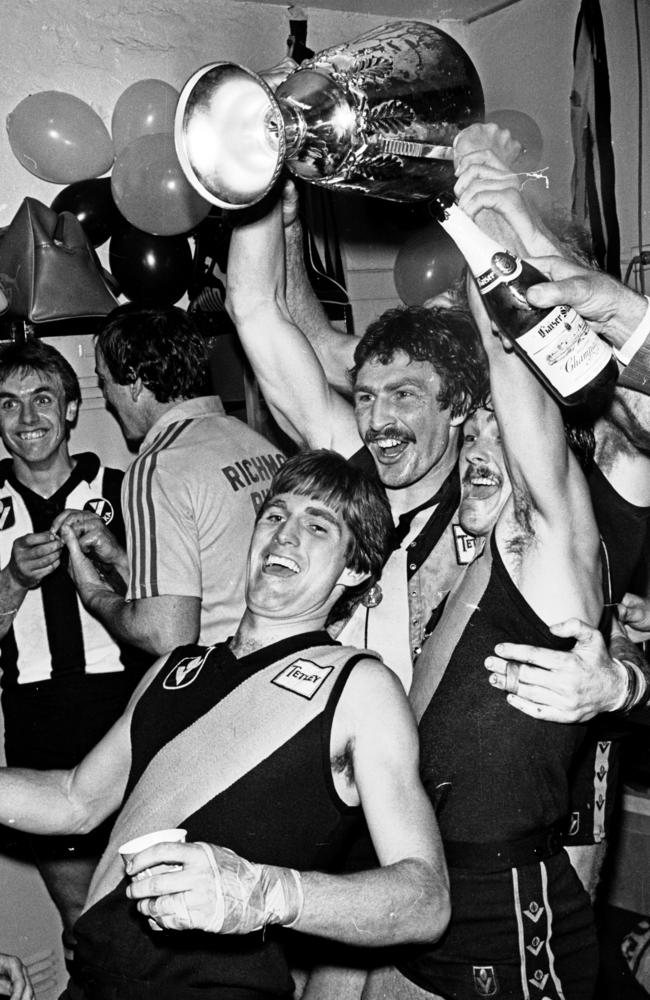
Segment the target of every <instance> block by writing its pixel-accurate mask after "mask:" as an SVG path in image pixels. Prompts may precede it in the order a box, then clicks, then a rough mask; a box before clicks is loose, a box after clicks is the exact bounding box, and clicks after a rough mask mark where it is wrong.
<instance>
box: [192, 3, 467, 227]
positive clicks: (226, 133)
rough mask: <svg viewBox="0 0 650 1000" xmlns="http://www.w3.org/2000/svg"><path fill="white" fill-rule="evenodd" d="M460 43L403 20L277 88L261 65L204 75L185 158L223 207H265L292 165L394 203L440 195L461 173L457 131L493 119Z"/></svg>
mask: <svg viewBox="0 0 650 1000" xmlns="http://www.w3.org/2000/svg"><path fill="white" fill-rule="evenodd" d="M483 110H484V109H483V91H482V88H481V84H480V81H479V78H478V74H477V73H476V70H475V68H474V66H473V64H472V62H471V60H470V59H469V57H468V55H467V54H466V53H465V51H464V50H463V49H462V48H461V46H460V45H459V44H458V43H457V42H455V41H454V40H453V38H450V36H449V35H447V34H445V33H444V32H442V31H440V30H438V29H437V28H434V27H433V26H432V25H429V24H425V23H424V22H422V21H395V22H393V23H392V24H386V25H382V26H381V27H379V28H375V29H374V30H373V31H369V32H367V33H366V34H364V35H361V37H360V38H357V39H356V40H355V41H353V42H348V43H346V44H344V45H337V46H334V47H333V48H330V49H325V50H324V51H323V52H319V53H318V54H317V55H315V56H314V58H313V59H309V60H308V61H307V62H304V63H303V64H302V66H301V67H300V69H298V70H296V71H295V72H294V73H292V74H291V75H290V76H289V77H288V78H287V79H286V80H285V81H284V83H282V84H281V85H280V86H279V87H278V89H277V90H276V91H275V93H273V92H272V91H271V89H270V88H269V87H268V86H267V84H266V83H265V82H264V80H263V79H262V78H261V77H260V76H258V75H257V74H256V73H253V72H252V71H251V70H248V69H246V68H244V67H243V66H238V65H236V64H234V63H227V62H219V63H213V64H212V65H209V66H204V67H202V68H201V69H199V70H197V71H196V73H194V74H193V76H192V77H190V79H189V80H188V82H187V83H186V84H185V87H184V88H183V90H182V92H181V96H180V100H179V102H178V107H177V110H176V124H175V138H176V150H177V153H178V157H179V160H180V162H181V165H182V167H183V170H184V171H185V174H186V176H187V178H188V180H189V181H190V183H191V184H192V185H193V186H194V187H195V188H196V190H197V191H198V192H199V193H200V194H201V195H202V196H203V197H204V198H206V199H207V200H208V201H210V202H212V203H213V204H215V205H219V206H220V207H222V208H245V207H247V206H249V205H254V204H255V203H256V202H258V201H260V199H261V198H263V197H264V195H265V194H266V193H267V192H268V191H269V190H270V188H271V187H272V186H273V184H274V182H275V181H276V179H277V177H278V175H279V174H280V171H281V170H282V167H283V165H284V164H285V163H286V164H287V166H288V168H289V169H290V170H291V171H292V173H294V174H295V175H296V176H297V177H300V178H302V179H303V180H306V181H311V182H312V183H314V184H320V185H322V186H324V187H331V188H336V189H337V190H342V191H357V192H362V193H365V194H370V195H374V196H376V197H379V198H385V199H387V200H389V201H401V202H414V201H422V200H426V199H428V198H430V197H432V196H433V195H434V194H436V193H437V192H438V191H440V190H441V189H442V188H443V187H446V186H448V185H449V183H450V182H451V180H452V178H453V167H452V163H451V161H452V156H453V154H452V144H453V141H454V137H455V136H456V134H457V133H458V132H459V131H460V130H461V129H463V128H465V127H466V126H467V125H470V124H471V123H472V122H475V121H479V120H480V119H482V117H483Z"/></svg>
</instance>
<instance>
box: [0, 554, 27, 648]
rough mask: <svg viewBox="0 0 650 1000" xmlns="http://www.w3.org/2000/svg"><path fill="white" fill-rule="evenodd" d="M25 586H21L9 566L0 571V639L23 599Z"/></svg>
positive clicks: (9, 625) (10, 624) (25, 591)
mask: <svg viewBox="0 0 650 1000" xmlns="http://www.w3.org/2000/svg"><path fill="white" fill-rule="evenodd" d="M26 594H27V587H24V586H22V585H21V584H20V583H18V581H17V580H16V578H15V577H14V575H13V574H12V572H11V568H10V567H9V566H5V568H4V569H3V570H1V571H0V639H2V638H3V637H4V636H5V635H6V634H7V632H8V631H9V629H10V628H11V626H12V624H13V621H14V618H15V617H16V612H17V611H18V610H19V609H20V606H21V604H22V603H23V601H24V600H25V596H26Z"/></svg>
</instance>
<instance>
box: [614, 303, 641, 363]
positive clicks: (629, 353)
mask: <svg viewBox="0 0 650 1000" xmlns="http://www.w3.org/2000/svg"><path fill="white" fill-rule="evenodd" d="M645 298H646V301H647V306H646V311H645V315H644V317H643V319H642V320H641V322H640V323H639V325H638V326H637V328H636V329H635V330H634V332H633V333H631V334H630V336H629V337H628V338H627V340H626V341H625V343H624V344H623V346H622V347H619V348H618V349H616V348H615V349H614V355H615V357H616V360H617V361H620V363H621V364H622V365H629V363H630V361H631V360H632V358H633V357H634V355H635V354H636V353H637V351H638V350H639V348H640V347H641V346H642V345H643V344H645V342H646V340H647V339H648V335H649V334H650V298H648V296H647V295H646V296H645Z"/></svg>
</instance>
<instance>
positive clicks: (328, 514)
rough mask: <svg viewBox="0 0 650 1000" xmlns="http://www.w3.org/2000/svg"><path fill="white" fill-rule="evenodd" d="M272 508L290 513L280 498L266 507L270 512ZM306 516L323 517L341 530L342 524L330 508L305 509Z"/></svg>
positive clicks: (276, 498)
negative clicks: (278, 508)
mask: <svg viewBox="0 0 650 1000" xmlns="http://www.w3.org/2000/svg"><path fill="white" fill-rule="evenodd" d="M271 507H280V508H281V509H282V510H283V511H285V512H286V511H288V509H289V508H288V506H287V503H286V501H285V500H282V499H280V497H274V498H273V499H272V500H269V502H268V504H267V505H266V509H267V510H269V508H271ZM304 512H305V514H308V515H309V517H321V518H322V519H323V520H324V521H328V522H329V523H330V524H332V525H333V526H334V527H335V528H338V529H339V531H340V529H341V523H340V520H339V518H338V517H337V516H336V514H333V513H332V511H331V510H330V509H329V507H305V511H304Z"/></svg>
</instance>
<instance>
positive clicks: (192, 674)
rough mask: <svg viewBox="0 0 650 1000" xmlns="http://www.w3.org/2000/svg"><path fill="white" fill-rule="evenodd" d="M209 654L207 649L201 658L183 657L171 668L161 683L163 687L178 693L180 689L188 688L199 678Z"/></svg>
mask: <svg viewBox="0 0 650 1000" xmlns="http://www.w3.org/2000/svg"><path fill="white" fill-rule="evenodd" d="M210 652H211V650H210V649H209V650H208V651H207V652H206V653H204V654H203V656H184V657H183V659H182V660H179V661H178V663H177V664H176V665H175V666H173V667H172V668H171V670H170V671H169V673H168V674H167V676H166V677H165V679H164V681H163V687H164V688H165V689H166V690H167V691H178V690H179V689H180V688H186V687H188V686H189V685H190V684H191V683H192V682H193V681H195V680H196V678H197V677H198V676H199V673H200V670H201V667H202V666H203V664H204V663H205V661H206V660H207V658H208V654H209V653H210Z"/></svg>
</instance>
